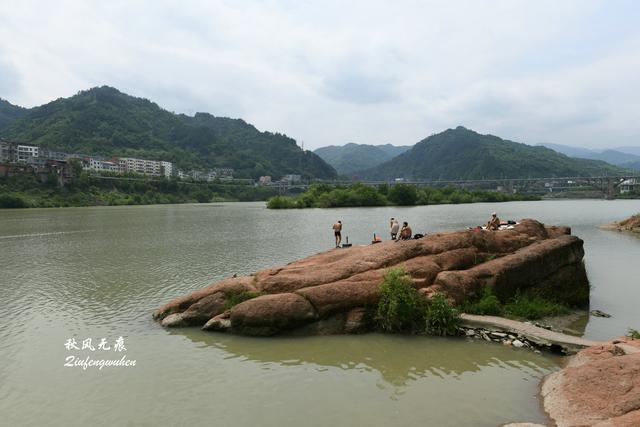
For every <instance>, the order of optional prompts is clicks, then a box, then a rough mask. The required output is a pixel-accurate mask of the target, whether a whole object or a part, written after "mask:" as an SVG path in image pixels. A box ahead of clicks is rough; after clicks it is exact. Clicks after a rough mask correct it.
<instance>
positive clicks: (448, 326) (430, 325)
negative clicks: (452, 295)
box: [425, 293, 460, 336]
mask: <svg viewBox="0 0 640 427" xmlns="http://www.w3.org/2000/svg"><path fill="white" fill-rule="evenodd" d="M425 318H426V323H425V331H426V332H427V333H428V334H431V335H440V336H445V335H457V333H458V325H459V324H460V316H458V312H457V310H456V309H454V308H453V307H451V305H450V304H449V302H448V301H447V299H446V298H445V296H444V295H442V294H440V293H437V294H435V295H434V296H433V298H432V299H431V301H430V302H429V304H428V306H427V310H426V314H425Z"/></svg>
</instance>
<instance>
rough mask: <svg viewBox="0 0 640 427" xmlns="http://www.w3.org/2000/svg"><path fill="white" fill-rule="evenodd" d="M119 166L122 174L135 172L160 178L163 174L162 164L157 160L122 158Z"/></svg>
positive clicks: (119, 160)
mask: <svg viewBox="0 0 640 427" xmlns="http://www.w3.org/2000/svg"><path fill="white" fill-rule="evenodd" d="M118 164H119V167H120V171H121V172H133V173H139V174H142V175H151V176H160V175H161V174H162V164H161V162H158V161H156V160H145V159H135V158H132V157H120V158H119V159H118Z"/></svg>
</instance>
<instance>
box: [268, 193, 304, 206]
mask: <svg viewBox="0 0 640 427" xmlns="http://www.w3.org/2000/svg"><path fill="white" fill-rule="evenodd" d="M296 207H297V206H296V201H295V200H294V199H292V198H291V197H285V196H274V197H272V198H270V199H269V200H268V201H267V208H269V209H293V208H296Z"/></svg>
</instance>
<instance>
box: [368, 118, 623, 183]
mask: <svg viewBox="0 0 640 427" xmlns="http://www.w3.org/2000/svg"><path fill="white" fill-rule="evenodd" d="M616 173H623V170H622V169H621V168H618V167H616V166H612V165H610V164H608V163H605V162H602V161H596V160H586V159H575V158H571V157H567V156H565V155H564V154H560V153H557V152H556V151H553V150H551V149H549V148H546V147H543V146H535V147H534V146H530V145H526V144H521V143H517V142H513V141H508V140H504V139H501V138H499V137H497V136H493V135H481V134H479V133H477V132H474V131H472V130H469V129H466V128H464V127H462V126H459V127H457V128H456V129H448V130H446V131H444V132H442V133H439V134H436V135H432V136H430V137H428V138H426V139H424V140H422V141H420V142H419V143H417V144H416V145H414V146H413V148H411V149H410V150H408V151H406V152H405V153H403V154H400V155H399V156H397V157H395V158H393V159H392V160H389V161H387V162H385V163H383V164H381V165H378V166H377V167H375V168H372V169H369V170H367V171H363V172H362V173H361V174H359V175H361V176H362V177H364V178H369V179H394V178H407V179H414V180H423V179H429V180H433V179H436V180H437V179H488V178H526V177H554V176H558V177H560V176H596V175H602V174H616Z"/></svg>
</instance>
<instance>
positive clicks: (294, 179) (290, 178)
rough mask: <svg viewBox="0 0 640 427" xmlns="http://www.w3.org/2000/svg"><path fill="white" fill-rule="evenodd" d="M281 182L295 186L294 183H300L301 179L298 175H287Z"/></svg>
mask: <svg viewBox="0 0 640 427" xmlns="http://www.w3.org/2000/svg"><path fill="white" fill-rule="evenodd" d="M282 181H286V182H289V183H291V184H295V183H296V182H300V181H302V177H301V176H300V175H294V174H289V175H285V176H283V177H282Z"/></svg>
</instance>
